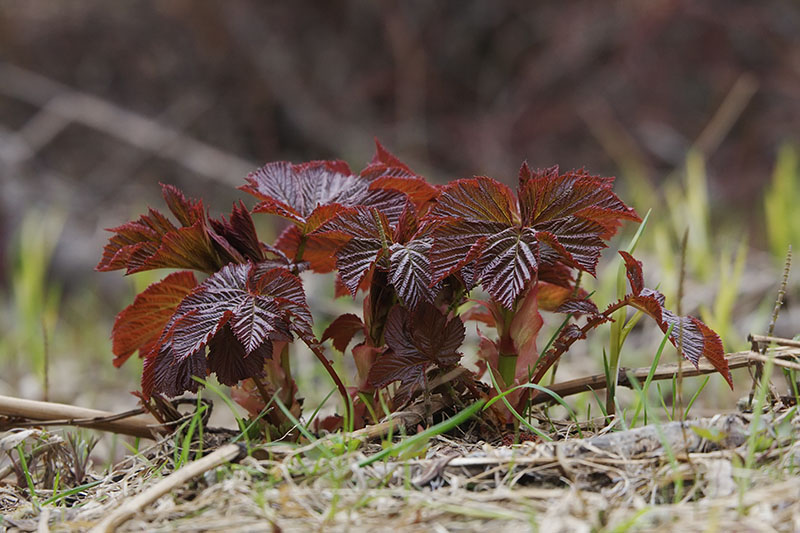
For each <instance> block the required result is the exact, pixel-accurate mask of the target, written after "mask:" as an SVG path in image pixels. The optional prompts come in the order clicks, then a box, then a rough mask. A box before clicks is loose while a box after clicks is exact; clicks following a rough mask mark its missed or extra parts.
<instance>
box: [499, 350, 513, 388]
mask: <svg viewBox="0 0 800 533" xmlns="http://www.w3.org/2000/svg"><path fill="white" fill-rule="evenodd" d="M497 370H499V371H500V377H501V378H503V384H504V385H505V386H506V388H508V387H511V386H512V385H513V384H514V377H515V376H516V373H517V355H516V354H502V353H501V354H500V357H499V358H498V361H497Z"/></svg>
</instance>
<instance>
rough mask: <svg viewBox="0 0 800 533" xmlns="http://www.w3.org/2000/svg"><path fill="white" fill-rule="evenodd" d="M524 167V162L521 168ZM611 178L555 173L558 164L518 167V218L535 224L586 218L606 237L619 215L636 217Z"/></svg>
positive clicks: (616, 222) (617, 224) (609, 234)
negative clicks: (533, 169)
mask: <svg viewBox="0 0 800 533" xmlns="http://www.w3.org/2000/svg"><path fill="white" fill-rule="evenodd" d="M525 168H527V166H524V167H523V169H525ZM612 184H613V178H601V177H599V176H590V175H589V174H587V173H586V172H585V171H583V170H578V171H570V172H567V173H566V174H561V175H559V174H558V167H552V168H549V169H546V170H543V171H542V170H540V171H537V172H533V173H531V172H529V171H528V172H527V175H526V172H525V171H524V170H521V171H520V185H519V191H518V194H519V207H520V213H521V216H522V221H523V223H524V224H526V225H531V226H534V227H537V226H538V225H539V224H541V223H543V222H551V221H555V220H561V219H570V220H576V219H584V220H590V221H592V222H594V223H596V224H598V225H600V226H601V227H603V228H604V231H603V232H602V233H601V237H602V238H603V239H608V238H610V237H611V236H612V235H613V234H614V233H616V229H617V228H618V227H619V225H620V222H621V220H622V219H628V220H635V221H640V220H641V219H640V218H639V216H638V215H637V214H636V212H635V211H634V210H633V209H631V208H630V207H628V206H626V205H625V204H624V203H623V202H622V200H620V199H619V198H618V197H617V195H616V194H614V192H613V191H612V189H611V186H612Z"/></svg>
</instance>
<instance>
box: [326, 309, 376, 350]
mask: <svg viewBox="0 0 800 533" xmlns="http://www.w3.org/2000/svg"><path fill="white" fill-rule="evenodd" d="M356 333H364V334H365V335H366V332H365V331H364V323H363V322H361V319H360V318H358V316H356V315H354V314H352V313H345V314H343V315H339V316H338V317H337V318H336V320H334V321H333V322H331V325H330V326H328V327H327V328H325V331H324V332H323V333H322V342H325V341H326V340H328V339H333V347H334V348H336V349H337V350H339V351H340V352H342V353H344V352H345V350H347V345H348V344H350V341H351V340H352V339H353V336H355V335H356Z"/></svg>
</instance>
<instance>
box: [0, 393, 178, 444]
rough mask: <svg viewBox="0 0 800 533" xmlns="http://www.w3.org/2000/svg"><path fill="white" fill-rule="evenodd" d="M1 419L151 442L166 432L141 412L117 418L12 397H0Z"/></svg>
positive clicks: (134, 411) (65, 405)
mask: <svg viewBox="0 0 800 533" xmlns="http://www.w3.org/2000/svg"><path fill="white" fill-rule="evenodd" d="M0 416H7V417H15V418H25V419H28V420H30V421H35V422H41V423H42V425H48V424H58V425H66V426H80V427H87V428H90V429H99V430H102V431H110V432H112V433H119V434H122V435H130V436H132V437H140V438H145V439H152V438H153V433H156V434H158V433H163V432H164V429H163V428H161V427H160V426H159V425H157V424H154V423H153V422H154V420H153V419H152V418H150V417H147V416H141V410H132V411H129V412H127V413H120V414H115V413H109V412H108V411H100V410H98V409H87V408H84V407H76V406H74V405H67V404H63V403H54V402H38V401H35V400H23V399H21V398H12V397H10V396H0ZM18 425H28V424H27V423H22V424H18ZM9 427H14V424H13V423H12V424H10V425H9Z"/></svg>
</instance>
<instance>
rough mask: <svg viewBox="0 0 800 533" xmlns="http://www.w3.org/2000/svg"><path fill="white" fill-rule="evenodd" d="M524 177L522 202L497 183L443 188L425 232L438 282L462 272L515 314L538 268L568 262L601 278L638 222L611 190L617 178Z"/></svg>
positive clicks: (554, 172)
mask: <svg viewBox="0 0 800 533" xmlns="http://www.w3.org/2000/svg"><path fill="white" fill-rule="evenodd" d="M519 177H520V185H519V189H518V194H519V200H518V202H519V203H517V201H515V199H514V197H513V196H512V194H511V191H510V190H509V189H508V187H506V186H505V185H502V184H500V183H498V182H497V181H495V180H492V179H490V178H474V179H469V180H458V181H456V182H453V183H451V184H449V185H447V186H445V187H444V188H443V189H442V191H441V194H440V195H439V197H438V199H437V203H436V205H435V206H434V207H433V209H431V211H430V212H429V214H428V216H427V217H426V219H425V225H424V226H423V228H424V229H423V230H422V231H423V232H427V233H429V234H431V235H432V236H433V245H432V247H431V251H430V259H431V272H432V281H433V282H434V283H435V282H438V281H440V280H442V279H444V277H446V276H448V275H450V274H453V273H455V272H457V271H461V272H462V276H463V278H464V282H465V284H466V285H468V286H469V285H471V283H472V282H474V281H477V282H480V283H481V284H482V285H483V287H484V289H486V290H487V291H488V292H489V293H490V294H491V295H492V297H493V298H495V299H496V300H498V301H500V302H501V303H502V304H503V305H504V306H506V307H507V308H511V307H512V306H513V305H514V302H515V301H516V299H517V298H519V297H520V295H521V294H522V293H523V291H524V290H525V289H526V288H527V287H528V286H530V284H531V283H535V281H536V279H537V272H538V269H539V268H542V267H548V266H553V265H556V264H562V265H564V266H567V267H571V268H579V269H581V270H585V271H586V272H589V273H591V274H594V272H595V268H596V266H597V261H598V259H599V257H600V251H601V250H602V248H604V247H605V246H606V244H605V239H607V238H608V237H610V236H611V234H613V232H614V231H616V227H617V226H618V225H619V223H620V220H622V219H625V218H628V219H633V220H638V216H637V215H636V213H635V212H634V211H633V210H632V209H630V208H628V207H627V206H625V205H624V204H623V203H622V202H621V201H620V200H619V199H618V198H617V197H616V195H614V193H613V192H612V191H611V184H612V182H613V179H611V178H600V177H596V176H590V175H588V174H586V173H585V172H583V171H577V172H569V173H567V174H564V175H559V174H558V168H557V167H554V168H552V169H548V170H545V171H538V172H531V170H530V169H529V168H528V166H527V165H526V164H523V166H522V168H521V169H520V176H519ZM468 270H471V272H467V271H468ZM467 274H469V275H467Z"/></svg>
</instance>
